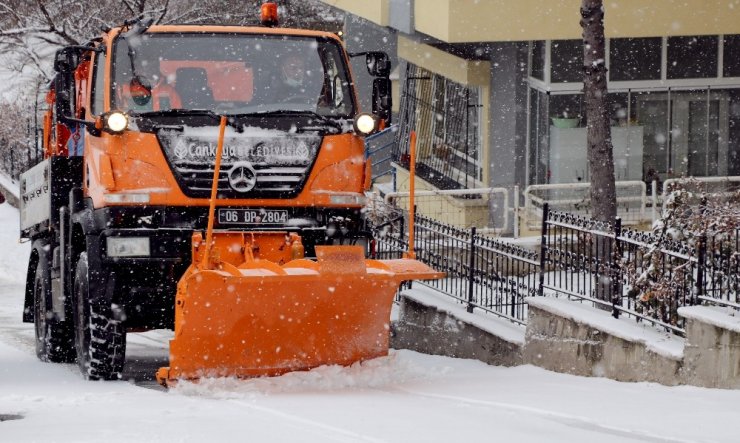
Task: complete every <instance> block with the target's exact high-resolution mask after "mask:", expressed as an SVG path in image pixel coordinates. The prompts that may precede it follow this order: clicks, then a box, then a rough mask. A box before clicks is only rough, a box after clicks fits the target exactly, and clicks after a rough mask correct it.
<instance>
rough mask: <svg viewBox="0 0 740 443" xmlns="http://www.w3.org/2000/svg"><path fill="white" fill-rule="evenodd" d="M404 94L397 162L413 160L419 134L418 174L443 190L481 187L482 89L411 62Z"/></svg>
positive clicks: (397, 136) (406, 164) (407, 70)
mask: <svg viewBox="0 0 740 443" xmlns="http://www.w3.org/2000/svg"><path fill="white" fill-rule="evenodd" d="M404 78H405V80H406V81H405V83H404V86H403V91H402V93H401V103H400V112H399V123H398V127H399V130H398V132H397V133H396V140H397V141H396V145H395V146H396V150H395V152H394V155H393V156H394V161H395V162H396V163H398V164H400V165H402V166H404V167H405V168H408V163H409V143H408V141H409V134H410V133H411V131H416V134H417V142H418V146H417V151H416V152H417V159H416V162H417V164H416V172H417V174H418V175H419V176H420V177H421V178H423V179H424V180H426V181H427V182H429V183H431V184H433V185H434V186H436V187H437V188H439V189H464V188H475V187H477V186H478V185H479V183H480V180H481V176H482V167H481V164H480V162H481V160H482V158H481V137H480V125H481V122H480V107H481V106H480V104H479V101H480V94H479V91H478V89H477V88H475V87H466V86H465V85H462V84H460V83H456V82H454V81H452V80H450V79H447V78H445V77H442V76H440V75H436V74H433V73H431V72H429V71H427V70H425V69H423V68H421V67H418V66H415V65H413V64H411V63H408V64H407V68H406V75H405V77H404Z"/></svg>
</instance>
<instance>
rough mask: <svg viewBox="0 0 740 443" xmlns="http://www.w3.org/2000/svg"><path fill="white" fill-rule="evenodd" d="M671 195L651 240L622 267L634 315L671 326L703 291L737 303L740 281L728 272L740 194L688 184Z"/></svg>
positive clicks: (733, 263)
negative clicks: (729, 297) (677, 313)
mask: <svg viewBox="0 0 740 443" xmlns="http://www.w3.org/2000/svg"><path fill="white" fill-rule="evenodd" d="M669 191H670V193H669V195H668V197H667V198H666V200H665V201H664V202H663V212H662V216H661V218H660V219H659V220H657V221H656V222H655V223H654V225H653V229H652V235H650V236H649V237H648V238H647V239H646V240H647V241H644V242H643V244H642V245H641V246H639V247H638V248H637V250H636V251H635V253H634V255H632V254H628V255H626V256H625V260H624V262H623V264H622V266H623V270H624V271H625V272H624V275H625V280H626V283H627V287H628V288H629V290H628V296H631V297H634V298H635V302H636V308H637V310H638V311H640V312H642V313H644V314H645V315H648V316H650V317H653V318H656V319H659V320H661V321H664V322H667V323H671V324H675V323H676V322H677V319H678V317H677V316H676V309H677V308H678V307H680V306H682V305H684V304H689V303H692V302H694V300H695V296H696V295H699V294H702V293H704V291H705V290H706V291H708V292H712V293H711V294H705V295H710V296H714V297H722V298H725V299H727V298H728V296H729V295H731V294H734V297H735V298H737V297H738V294H739V292H738V276H737V275H736V274H735V273H733V272H729V271H731V270H732V269H735V270H737V269H738V267H737V266H738V257H739V255H738V254H739V252H738V229H740V190H738V189H731V188H730V187H729V186H727V184H725V189H724V190H722V191H716V190H714V191H713V190H710V189H707V184H706V183H702V182H699V181H697V180H694V179H686V180H682V181H680V182H677V183H676V185H675V186H674V187H673V189H669ZM700 272H701V273H702V275H701V276H700V275H699V273H700ZM700 278H701V279H703V281H702V282H699V279H700ZM700 283H701V284H700ZM735 301H737V300H735Z"/></svg>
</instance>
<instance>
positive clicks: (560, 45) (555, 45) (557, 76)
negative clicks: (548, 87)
mask: <svg viewBox="0 0 740 443" xmlns="http://www.w3.org/2000/svg"><path fill="white" fill-rule="evenodd" d="M550 50H551V54H552V57H551V60H552V61H551V63H550V64H551V74H550V75H551V81H552V82H553V83H572V82H582V81H583V40H554V41H553V42H552V45H551V49H550Z"/></svg>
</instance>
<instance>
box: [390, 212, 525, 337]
mask: <svg viewBox="0 0 740 443" xmlns="http://www.w3.org/2000/svg"><path fill="white" fill-rule="evenodd" d="M415 236H416V239H415V241H414V244H415V252H416V257H417V259H419V260H420V261H422V262H424V263H426V264H428V265H429V266H431V267H433V268H434V269H436V270H438V271H443V272H445V273H446V274H447V277H446V278H444V279H442V280H434V281H429V282H424V283H423V284H425V285H428V286H430V287H432V288H434V289H436V290H438V291H440V292H442V293H444V294H447V295H449V296H450V297H452V298H454V299H456V300H458V301H459V302H461V303H463V304H465V305H466V306H467V310H468V311H469V312H472V311H473V309H474V308H480V309H482V310H484V311H487V312H490V313H492V314H495V315H497V316H500V317H504V318H506V319H509V320H511V321H513V322H515V323H519V324H524V323H525V322H526V318H527V311H526V303H525V302H524V297H527V296H533V295H536V293H537V276H538V273H537V271H538V267H539V261H538V257H537V253H536V252H533V251H527V250H526V249H523V248H520V247H517V246H513V245H509V244H506V243H503V242H499V241H496V240H494V239H491V238H489V237H486V236H483V235H479V234H478V233H477V232H476V229H475V228H471V229H461V228H457V227H454V226H450V225H446V224H443V223H440V222H437V221H435V220H432V219H430V218H427V217H424V216H421V215H417V216H416V223H415ZM376 240H377V242H378V243H377V244H378V246H377V251H376V255H377V257H378V258H380V259H385V258H400V257H401V255H402V253H403V252H404V251H407V250H408V237H407V235H406V233H405V230H404V225H403V218H397V219H396V220H395V221H394V222H391V223H386V224H384V225H383V226H380V227H379V228H378V229H376Z"/></svg>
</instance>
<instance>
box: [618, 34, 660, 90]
mask: <svg viewBox="0 0 740 443" xmlns="http://www.w3.org/2000/svg"><path fill="white" fill-rule="evenodd" d="M662 45H663V39H662V38H660V37H656V38H613V39H611V40H610V41H609V79H610V80H613V81H629V80H660V60H661V49H662Z"/></svg>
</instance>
